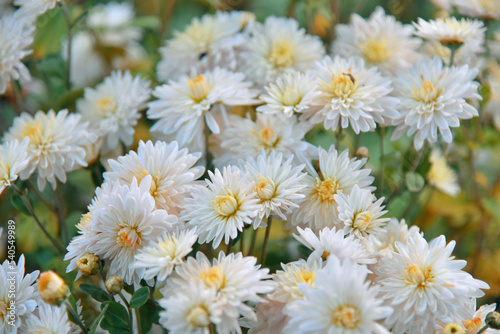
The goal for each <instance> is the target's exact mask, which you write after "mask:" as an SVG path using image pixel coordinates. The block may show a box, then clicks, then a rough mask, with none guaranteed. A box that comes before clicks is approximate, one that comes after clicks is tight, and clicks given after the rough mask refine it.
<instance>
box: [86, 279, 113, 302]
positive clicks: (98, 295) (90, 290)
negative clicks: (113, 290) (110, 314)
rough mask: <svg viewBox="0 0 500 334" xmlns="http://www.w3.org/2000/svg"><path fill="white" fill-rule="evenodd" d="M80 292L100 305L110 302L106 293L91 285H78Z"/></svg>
mask: <svg viewBox="0 0 500 334" xmlns="http://www.w3.org/2000/svg"><path fill="white" fill-rule="evenodd" d="M80 290H82V291H83V292H85V293H86V294H88V295H90V296H91V297H92V298H94V299H95V300H97V301H98V302H101V303H102V302H105V301H109V300H111V299H110V298H109V294H108V293H107V292H106V291H104V290H103V289H101V288H99V287H97V286H95V285H92V284H80Z"/></svg>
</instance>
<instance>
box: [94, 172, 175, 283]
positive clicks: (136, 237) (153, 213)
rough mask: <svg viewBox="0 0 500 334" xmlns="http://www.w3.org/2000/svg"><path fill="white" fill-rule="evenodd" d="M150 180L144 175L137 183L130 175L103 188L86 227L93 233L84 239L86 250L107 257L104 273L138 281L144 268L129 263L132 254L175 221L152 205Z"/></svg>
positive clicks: (154, 240) (125, 279)
mask: <svg viewBox="0 0 500 334" xmlns="http://www.w3.org/2000/svg"><path fill="white" fill-rule="evenodd" d="M151 182H152V178H151V176H150V175H148V176H146V177H144V178H143V179H142V181H141V182H140V184H139V185H138V184H137V180H136V179H134V180H133V181H132V183H131V184H130V186H128V185H120V184H117V183H115V184H114V185H113V186H112V187H107V188H105V189H104V190H108V191H107V192H102V193H101V194H100V198H99V200H100V201H101V203H100V204H99V205H100V207H99V208H97V209H95V210H94V211H93V212H92V222H91V223H90V226H89V227H88V229H91V230H92V232H93V234H94V235H92V236H91V237H90V238H89V240H88V242H89V244H90V246H89V248H88V250H89V252H90V253H93V254H95V255H97V256H99V257H100V258H101V259H102V260H106V261H110V266H109V270H108V276H113V275H117V276H119V277H121V278H123V280H124V281H125V282H126V283H127V284H132V283H134V284H139V282H140V280H141V279H142V278H143V277H144V273H145V271H146V269H145V268H134V267H133V266H132V265H131V263H132V262H133V261H134V256H135V255H136V254H137V253H138V252H139V251H140V250H141V249H143V248H144V247H147V246H151V245H152V244H153V243H156V242H157V241H158V240H159V239H160V237H161V236H162V235H163V234H164V233H168V232H170V231H172V230H173V229H174V228H175V225H176V224H177V217H176V216H174V215H169V214H168V213H167V211H165V210H158V209H156V207H155V201H154V198H153V197H152V196H151V195H150V193H149V189H150V188H151Z"/></svg>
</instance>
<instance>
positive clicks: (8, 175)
mask: <svg viewBox="0 0 500 334" xmlns="http://www.w3.org/2000/svg"><path fill="white" fill-rule="evenodd" d="M28 143H29V138H27V137H25V138H24V139H23V141H22V142H21V143H19V141H18V140H17V139H14V140H9V141H6V142H4V143H3V144H2V145H1V146H0V194H1V193H2V192H3V191H4V189H5V188H6V187H9V186H10V185H11V184H12V183H13V182H14V181H16V180H17V178H18V176H19V173H20V172H21V171H22V170H23V169H25V168H26V166H28V163H29V159H28V154H27V152H26V150H27V149H28Z"/></svg>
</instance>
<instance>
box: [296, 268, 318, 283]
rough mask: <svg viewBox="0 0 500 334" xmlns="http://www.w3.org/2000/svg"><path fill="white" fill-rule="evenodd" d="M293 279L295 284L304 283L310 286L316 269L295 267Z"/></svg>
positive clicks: (314, 277)
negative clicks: (309, 269)
mask: <svg viewBox="0 0 500 334" xmlns="http://www.w3.org/2000/svg"><path fill="white" fill-rule="evenodd" d="M295 279H296V282H297V284H298V283H306V284H309V285H311V286H312V285H313V284H314V281H315V280H316V271H314V270H313V271H308V270H306V269H304V268H300V269H297V271H296V272H295Z"/></svg>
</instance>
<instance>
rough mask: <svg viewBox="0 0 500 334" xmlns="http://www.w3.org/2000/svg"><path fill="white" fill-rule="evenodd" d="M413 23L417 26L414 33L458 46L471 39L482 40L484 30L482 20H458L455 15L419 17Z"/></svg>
mask: <svg viewBox="0 0 500 334" xmlns="http://www.w3.org/2000/svg"><path fill="white" fill-rule="evenodd" d="M413 25H414V26H415V28H417V31H416V32H415V35H417V36H420V37H422V38H424V39H427V40H434V41H439V42H440V43H441V44H443V45H449V46H459V45H462V44H465V43H466V42H468V41H471V40H478V39H479V40H484V34H485V31H486V28H485V27H484V23H483V22H482V21H479V20H471V19H466V18H462V19H461V20H458V19H457V18H456V17H445V18H437V19H436V20H430V21H426V20H424V19H422V18H420V17H419V18H418V23H413Z"/></svg>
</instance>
